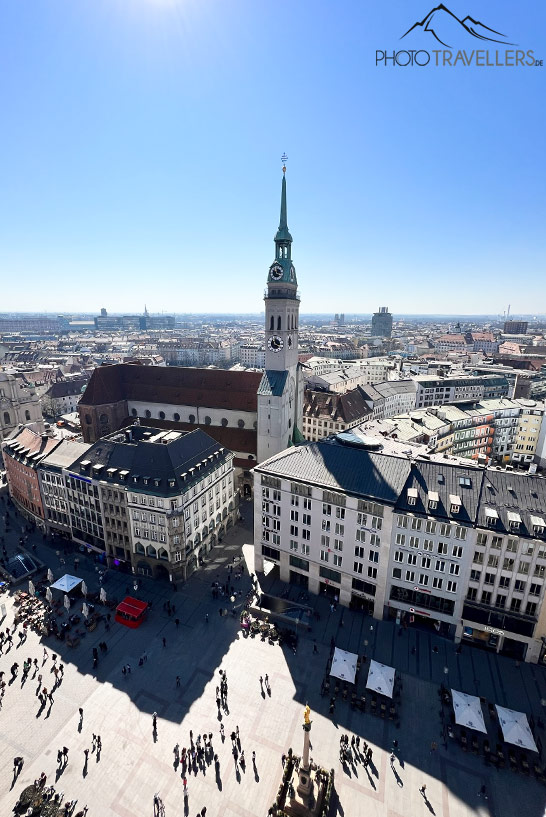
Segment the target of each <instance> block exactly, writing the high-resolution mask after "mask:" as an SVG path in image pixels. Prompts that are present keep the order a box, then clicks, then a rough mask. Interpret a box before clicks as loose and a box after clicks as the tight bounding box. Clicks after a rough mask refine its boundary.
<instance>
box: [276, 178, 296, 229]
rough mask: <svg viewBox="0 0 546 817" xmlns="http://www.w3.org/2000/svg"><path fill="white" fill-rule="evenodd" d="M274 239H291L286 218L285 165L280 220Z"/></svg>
mask: <svg viewBox="0 0 546 817" xmlns="http://www.w3.org/2000/svg"><path fill="white" fill-rule="evenodd" d="M275 241H292V236H291V235H290V233H289V231H288V222H287V220H286V167H283V169H282V190H281V220H280V222H279V229H278V230H277V235H276V236H275Z"/></svg>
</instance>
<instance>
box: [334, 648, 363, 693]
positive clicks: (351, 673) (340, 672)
mask: <svg viewBox="0 0 546 817" xmlns="http://www.w3.org/2000/svg"><path fill="white" fill-rule="evenodd" d="M357 659H358V655H356V653H354V652H347V650H340V649H339V647H336V648H335V650H334V658H333V660H332V666H331V668H330V675H333V676H334V677H335V678H340V679H341V680H342V681H347V682H348V683H349V684H354V682H355V675H356V662H357Z"/></svg>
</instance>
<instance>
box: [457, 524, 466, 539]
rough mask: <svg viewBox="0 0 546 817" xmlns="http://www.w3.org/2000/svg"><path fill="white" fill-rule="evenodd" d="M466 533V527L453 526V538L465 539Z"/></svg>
mask: <svg viewBox="0 0 546 817" xmlns="http://www.w3.org/2000/svg"><path fill="white" fill-rule="evenodd" d="M466 533H467V530H466V528H461V527H458V528H455V539H462V540H464V539H466Z"/></svg>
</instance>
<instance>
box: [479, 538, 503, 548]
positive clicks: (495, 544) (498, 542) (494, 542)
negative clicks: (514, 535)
mask: <svg viewBox="0 0 546 817" xmlns="http://www.w3.org/2000/svg"><path fill="white" fill-rule="evenodd" d="M478 539H479V536H478ZM485 540H486V542H487V536H486V537H485ZM478 544H480V543H479V542H478ZM491 547H492V548H493V549H494V550H500V549H501V547H502V536H493V537H491Z"/></svg>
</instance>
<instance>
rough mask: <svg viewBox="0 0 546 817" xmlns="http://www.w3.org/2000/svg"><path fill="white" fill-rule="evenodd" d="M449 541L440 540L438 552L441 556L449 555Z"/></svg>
mask: <svg viewBox="0 0 546 817" xmlns="http://www.w3.org/2000/svg"><path fill="white" fill-rule="evenodd" d="M447 550H448V548H447V543H446V542H438V553H439V554H440V556H447Z"/></svg>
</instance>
